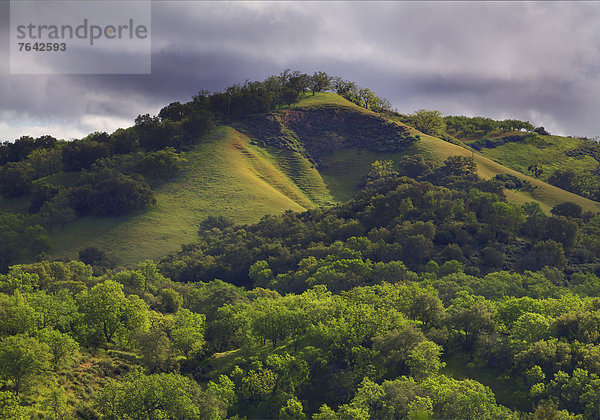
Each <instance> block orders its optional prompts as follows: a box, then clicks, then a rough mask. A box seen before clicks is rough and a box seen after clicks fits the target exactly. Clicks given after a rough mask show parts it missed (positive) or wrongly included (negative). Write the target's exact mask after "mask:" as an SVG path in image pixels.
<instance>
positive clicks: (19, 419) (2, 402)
mask: <svg viewBox="0 0 600 420" xmlns="http://www.w3.org/2000/svg"><path fill="white" fill-rule="evenodd" d="M19 402H20V400H19V397H18V396H16V395H15V394H13V393H12V392H10V391H0V419H12V420H24V419H25V410H24V408H23V407H21V406H20V404H19Z"/></svg>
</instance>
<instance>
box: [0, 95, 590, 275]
mask: <svg viewBox="0 0 600 420" xmlns="http://www.w3.org/2000/svg"><path fill="white" fill-rule="evenodd" d="M572 143H573V144H569V146H568V147H575V146H576V144H575V143H574V142H572ZM516 145H517V144H516V143H510V144H507V145H505V146H500V147H497V148H494V149H485V150H484V151H482V152H481V153H480V152H475V153H473V151H472V150H468V148H466V147H461V146H459V145H457V144H452V143H449V142H447V141H444V140H441V139H439V138H436V137H432V136H427V135H425V134H423V133H421V132H419V131H417V130H415V129H414V128H411V127H408V126H406V125H404V124H402V123H400V122H398V121H394V120H392V119H390V118H386V117H383V116H381V115H380V114H376V113H374V112H372V111H369V110H366V109H364V108H362V107H359V106H357V105H355V104H353V103H351V102H349V101H348V100H346V99H344V98H342V97H340V96H338V95H336V94H333V93H316V94H315V95H314V96H313V95H310V94H309V95H305V96H303V97H302V98H301V100H300V101H299V102H298V103H296V104H293V105H291V106H289V107H282V108H280V109H277V110H275V111H272V112H268V113H263V114H259V115H254V116H251V117H249V118H245V119H242V120H241V121H239V122H236V123H234V124H233V125H226V126H219V127H217V128H216V129H214V130H212V131H211V132H210V133H209V134H208V135H206V136H205V137H204V139H203V140H202V141H201V142H200V143H199V144H197V145H196V146H194V147H193V149H191V150H189V151H187V152H184V153H183V154H182V155H183V156H184V157H185V159H186V160H187V163H186V164H185V165H184V170H183V171H182V173H181V174H180V175H179V176H178V177H177V178H175V179H171V180H168V181H163V182H159V183H156V184H155V185H153V186H152V187H153V190H154V194H155V197H156V205H155V206H153V207H151V208H149V209H147V210H143V211H138V212H136V213H133V214H131V215H127V216H121V217H113V218H106V217H95V216H87V217H83V218H80V219H78V220H76V221H73V222H70V223H67V224H66V225H65V226H64V227H62V228H56V229H53V230H52V231H51V234H50V243H51V256H52V257H55V258H56V257H60V258H76V257H77V253H78V251H79V250H80V249H83V248H87V247H96V248H99V249H102V250H107V251H108V253H109V255H110V256H112V257H114V258H116V259H117V260H118V261H119V262H120V263H122V264H125V265H132V264H134V263H136V262H137V261H140V260H141V259H146V258H150V259H160V258H161V257H163V256H164V255H166V254H168V253H171V252H175V251H177V250H179V249H180V247H181V245H183V244H186V243H190V242H194V241H195V240H196V238H197V234H196V232H197V229H198V225H199V224H200V223H201V222H202V221H203V220H205V219H206V218H207V217H208V216H219V215H221V216H227V217H229V218H231V219H232V220H233V221H234V222H236V223H252V222H256V221H258V220H259V219H260V218H261V217H262V216H264V215H265V214H277V213H281V212H283V211H285V210H293V211H302V210H305V209H308V208H312V207H314V206H318V205H328V204H333V203H336V202H343V201H346V200H348V199H350V198H351V197H352V196H353V195H354V193H355V192H356V191H357V190H358V186H359V184H360V183H361V182H362V180H363V179H364V177H365V176H366V174H367V173H368V172H369V170H370V167H371V163H372V162H374V161H376V160H385V159H390V160H393V161H396V162H397V161H399V159H400V158H401V157H402V156H403V155H406V154H409V155H410V154H421V155H423V156H424V157H425V158H426V159H428V160H430V161H432V162H434V163H435V164H436V165H441V164H442V162H443V161H444V160H445V159H446V158H448V157H449V156H453V155H462V156H466V157H470V156H473V158H474V159H475V162H476V164H477V168H478V173H479V175H480V176H481V177H482V178H484V179H490V178H492V177H494V176H495V175H497V174H512V175H514V176H518V177H519V178H521V179H524V180H527V181H529V182H530V183H531V184H532V185H533V186H534V188H533V189H532V190H531V191H512V190H506V194H507V196H508V199H509V200H510V201H513V202H516V203H520V204H522V203H525V202H527V201H537V202H539V203H540V205H541V207H542V209H544V210H545V211H546V212H547V211H549V209H550V208H552V207H553V206H554V205H556V204H558V203H561V202H564V201H572V202H574V203H577V204H579V205H580V206H581V207H582V208H583V209H584V210H586V211H592V212H597V211H600V204H598V203H596V202H593V201H591V200H588V199H585V198H583V197H580V196H578V195H575V194H572V193H569V192H567V191H564V190H562V189H559V188H557V187H554V186H552V185H549V184H547V183H545V182H543V181H542V180H538V179H535V178H532V177H530V176H528V175H525V174H523V173H519V170H521V171H523V167H524V165H525V163H522V164H518V163H515V162H516V161H515V160H514V159H511V158H510V157H511V156H523V155H524V153H520V152H517V151H514V152H511V153H504V151H505V150H512V149H508V148H509V147H512V148H515V147H517V146H516ZM503 147H504V148H503ZM527 147H534V146H529V145H527ZM525 153H533V150H532V151H529V150H526V152H525ZM494 156H495V157H496V159H497V160H498V161H500V162H504V160H506V162H507V164H508V166H512V168H510V167H507V166H504V165H503V164H501V163H499V162H496V161H494V160H492V158H494ZM523 159H525V158H523ZM548 159H549V158H548ZM580 163H581V164H582V165H583V163H584V162H583V161H580ZM69 175H70V174H69V173H64V172H63V173H59V174H57V175H52V176H50V177H48V178H43V179H41V180H39V181H36V182H43V181H51V182H54V183H57V184H62V185H70V184H72V183H73V178H72V176H69ZM28 203H29V198H28V197H27V196H25V197H21V198H17V199H11V200H6V199H3V200H1V201H0V206H1V209H4V210H7V209H8V210H13V211H14V210H20V211H23V210H24V209H26V208H27V205H28Z"/></svg>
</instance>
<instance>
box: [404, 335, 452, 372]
mask: <svg viewBox="0 0 600 420" xmlns="http://www.w3.org/2000/svg"><path fill="white" fill-rule="evenodd" d="M442 351H443V349H442V347H441V346H438V345H437V344H435V343H434V342H432V341H422V342H420V343H419V344H417V345H416V346H415V348H414V349H412V350H411V351H410V352H409V353H408V357H407V360H406V364H407V365H408V368H409V370H410V373H411V375H412V376H414V377H415V378H426V377H428V376H431V375H435V374H437V373H438V371H439V370H440V369H442V368H443V367H444V366H446V364H445V363H444V362H442V361H441V360H440V358H441V356H442Z"/></svg>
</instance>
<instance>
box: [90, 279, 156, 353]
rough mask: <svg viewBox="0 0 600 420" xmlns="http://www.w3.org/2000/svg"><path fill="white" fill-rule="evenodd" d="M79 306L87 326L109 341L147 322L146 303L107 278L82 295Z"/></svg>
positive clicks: (131, 331) (141, 326) (141, 327)
mask: <svg viewBox="0 0 600 420" xmlns="http://www.w3.org/2000/svg"><path fill="white" fill-rule="evenodd" d="M80 307H81V310H82V312H83V314H84V317H85V320H86V322H87V326H88V327H90V328H91V329H92V330H93V331H94V332H95V333H96V334H101V336H102V338H103V339H104V340H105V342H106V343H107V344H110V343H112V342H113V340H114V338H115V336H117V335H119V334H121V333H122V334H125V333H127V334H130V333H134V332H136V331H137V330H140V329H143V328H144V326H145V324H146V322H147V310H148V309H147V305H146V304H145V303H144V302H143V301H141V300H140V299H139V298H138V297H137V296H134V295H130V296H129V297H125V294H124V293H123V285H122V284H119V283H117V282H115V281H112V280H106V281H105V282H103V283H99V284H97V285H96V286H94V287H93V288H92V289H91V290H90V291H89V293H87V294H84V295H83V296H81V297H80Z"/></svg>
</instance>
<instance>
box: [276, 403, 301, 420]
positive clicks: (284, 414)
mask: <svg viewBox="0 0 600 420" xmlns="http://www.w3.org/2000/svg"><path fill="white" fill-rule="evenodd" d="M303 410H304V409H303V407H302V403H301V402H300V401H298V399H297V398H296V397H294V398H290V399H289V400H287V402H286V403H285V405H284V406H283V407H281V409H280V410H279V418H280V419H290V420H303V419H305V418H306V415H305V414H304V411H303Z"/></svg>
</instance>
